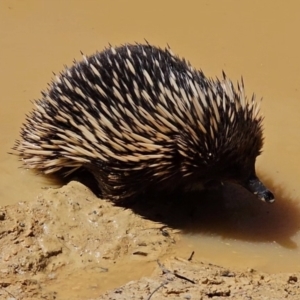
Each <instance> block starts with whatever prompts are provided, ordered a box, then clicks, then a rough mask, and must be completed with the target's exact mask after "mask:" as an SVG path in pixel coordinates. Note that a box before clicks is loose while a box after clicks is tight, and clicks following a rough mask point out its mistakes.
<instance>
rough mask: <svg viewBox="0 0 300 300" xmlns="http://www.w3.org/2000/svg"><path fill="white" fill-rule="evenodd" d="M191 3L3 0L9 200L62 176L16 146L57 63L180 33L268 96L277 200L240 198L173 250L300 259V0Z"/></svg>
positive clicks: (246, 258)
mask: <svg viewBox="0 0 300 300" xmlns="http://www.w3.org/2000/svg"><path fill="white" fill-rule="evenodd" d="M186 3H187V4H186V5H183V4H182V2H174V1H173V2H172V4H170V2H169V1H157V0H156V1H150V2H144V1H130V2H129V1H128V2H125V1H124V2H121V1H120V2H118V3H117V2H115V1H110V2H108V1H92V0H89V1H75V0H73V1H39V0H28V1H17V0H15V1H13V0H3V1H1V2H0V37H1V39H0V103H1V110H0V144H1V148H0V171H1V185H0V204H1V205H6V204H13V203H16V202H18V201H20V199H22V200H28V201H29V200H31V199H33V198H34V197H36V196H37V195H38V193H39V192H40V191H41V188H42V187H48V186H52V185H53V183H51V182H50V181H48V180H46V179H45V178H43V177H41V176H36V175H34V174H33V173H32V172H30V171H27V170H24V169H21V168H19V167H20V165H21V164H20V162H18V161H17V159H16V158H15V157H13V156H10V155H8V154H7V152H9V151H10V148H11V147H12V146H13V144H14V140H15V139H16V138H18V132H19V128H20V126H21V124H22V122H24V119H25V114H26V113H28V112H29V110H30V109H31V107H32V104H31V103H30V100H31V99H36V98H38V97H40V91H41V90H42V89H45V88H46V87H47V83H48V82H50V79H51V77H52V71H53V72H59V71H60V70H61V69H62V68H63V65H64V64H67V65H70V64H71V63H72V60H73V59H74V58H76V59H79V58H80V51H83V52H84V53H87V54H92V53H93V52H95V51H96V50H101V49H103V47H105V46H107V45H108V43H111V44H113V45H118V44H120V43H125V42H134V41H137V42H142V41H143V39H144V38H146V39H147V40H148V41H149V42H151V43H153V44H156V45H160V46H165V45H166V44H167V43H168V44H170V45H171V47H172V49H173V52H175V53H178V54H179V55H181V56H184V57H186V58H187V59H189V60H190V61H191V62H192V64H193V65H194V66H196V67H198V68H201V69H203V71H204V72H205V73H206V74H207V75H208V76H211V77H214V76H220V75H221V70H222V69H224V70H225V71H226V73H227V74H228V76H229V77H231V78H232V79H233V80H234V81H236V80H237V79H239V78H240V76H241V75H243V77H244V81H245V85H246V92H247V93H248V94H249V95H251V93H252V92H255V93H256V94H257V95H258V96H259V97H261V96H262V97H263V98H264V101H263V106H262V110H263V113H264V115H265V136H266V140H265V147H264V152H263V154H262V156H261V157H260V158H259V160H258V164H257V168H258V170H259V173H260V174H261V175H262V177H263V178H264V179H265V182H266V183H267V184H268V185H269V186H270V187H271V188H273V189H274V190H275V193H276V196H277V197H276V198H277V202H276V203H274V204H272V205H270V206H267V205H266V204H264V203H259V204H254V206H253V207H252V206H251V205H250V207H251V209H250V212H252V214H251V213H249V210H248V207H246V208H245V207H244V206H243V205H240V206H237V207H236V206H234V205H233V206H230V205H231V204H230V205H229V206H227V207H225V208H224V213H220V212H218V213H217V214H216V215H215V216H212V217H211V218H210V221H207V220H206V221H204V222H203V224H204V225H203V227H202V229H199V230H194V229H193V230H194V231H195V232H194V233H193V234H192V235H191V234H188V235H185V236H184V237H183V239H182V241H181V243H180V244H179V245H177V246H176V247H177V248H176V250H175V252H176V253H177V254H181V255H185V256H188V255H189V253H190V252H191V251H195V253H196V255H197V257H198V259H203V260H206V261H209V262H211V263H218V264H221V265H225V266H237V267H239V266H249V267H254V268H258V269H261V270H266V271H270V272H280V271H300V250H299V245H300V233H299V229H300V213H299V210H300V208H299V203H300V187H299V178H300V133H299V132H300V131H299V127H300V101H299V99H300V89H299V83H300V57H299V53H300V40H299V38H298V29H299V28H300V18H299V10H300V2H299V1H296V0H294V1H288V2H285V1H240V2H238V1H189V2H186ZM258 206H261V207H258ZM231 209H232V210H231ZM211 213H212V214H214V212H211ZM216 216H219V218H218V219H217V218H216ZM212 220H214V222H212ZM218 220H219V222H218ZM220 220H221V221H220ZM203 228H204V229H203Z"/></svg>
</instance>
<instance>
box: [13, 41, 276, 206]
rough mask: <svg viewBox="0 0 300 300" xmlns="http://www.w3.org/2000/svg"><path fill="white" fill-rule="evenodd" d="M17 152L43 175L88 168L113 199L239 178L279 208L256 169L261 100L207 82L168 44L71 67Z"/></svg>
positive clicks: (107, 54)
mask: <svg viewBox="0 0 300 300" xmlns="http://www.w3.org/2000/svg"><path fill="white" fill-rule="evenodd" d="M42 96H43V97H42V99H40V100H38V101H36V102H35V109H34V110H33V112H32V113H31V114H30V115H29V116H28V117H27V120H26V121H27V122H26V124H25V125H24V126H23V128H22V130H21V137H22V139H21V140H20V141H17V142H16V144H15V147H14V149H15V150H17V153H18V155H20V156H21V158H22V160H23V163H24V164H25V166H26V167H28V168H32V169H37V170H40V171H42V172H43V173H46V174H48V173H54V172H57V171H59V170H61V169H62V168H66V169H67V170H69V172H71V171H73V170H75V169H77V168H80V167H84V168H86V169H87V170H89V171H90V172H91V173H92V174H93V175H94V176H95V178H96V179H97V181H98V183H99V187H100V189H101V191H102V193H103V196H104V197H105V198H107V199H111V200H113V201H115V202H118V201H122V200H126V199H128V198H130V197H134V196H137V195H139V194H140V193H142V192H145V191H150V190H151V191H167V192H168V191H172V190H174V189H175V188H176V189H177V188H179V189H181V188H182V189H185V187H187V186H192V185H195V184H198V183H203V184H209V183H210V182H223V181H234V182H237V183H239V184H241V185H242V186H244V187H245V188H246V189H248V190H249V191H251V192H252V193H253V194H256V195H257V197H258V198H259V199H261V200H264V201H267V202H273V201H274V196H273V194H272V193H271V192H270V191H269V190H268V189H267V188H266V187H265V186H264V185H263V184H262V183H261V182H260V180H259V179H258V178H257V176H256V173H255V160H256V157H257V156H258V155H259V154H260V153H261V149H262V145H263V132H262V117H261V116H260V113H259V103H258V102H257V101H256V100H255V97H254V96H252V98H251V99H247V97H246V96H245V93H244V83H243V80H241V82H240V83H238V84H237V87H234V86H233V84H232V82H231V81H230V80H229V79H228V78H227V77H226V75H225V73H224V72H223V78H222V80H219V79H218V78H216V79H214V80H213V79H209V78H207V77H205V75H204V73H203V72H202V71H199V70H196V69H195V68H193V67H192V66H191V65H190V63H189V62H187V61H186V60H184V59H181V58H179V57H178V56H176V55H174V54H173V53H172V51H171V49H170V48H169V47H167V48H166V49H161V48H157V47H154V46H151V45H149V44H145V45H142V44H134V45H123V46H120V47H117V48H114V47H111V46H110V47H109V48H107V49H105V50H104V51H103V52H100V53H98V52H97V53H96V54H95V55H92V56H89V57H86V56H83V61H81V62H76V61H75V62H74V65H73V66H72V67H71V68H66V69H65V70H64V71H63V72H62V73H60V75H59V76H56V79H55V80H54V81H53V82H52V83H51V84H50V87H49V89H48V90H47V91H44V92H42Z"/></svg>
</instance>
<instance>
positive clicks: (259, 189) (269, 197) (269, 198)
mask: <svg viewBox="0 0 300 300" xmlns="http://www.w3.org/2000/svg"><path fill="white" fill-rule="evenodd" d="M245 187H246V189H247V190H249V191H250V192H252V193H253V194H254V195H256V196H257V197H258V199H260V200H262V201H265V202H268V203H272V202H274V201H275V197H274V195H273V193H272V192H271V191H269V190H268V189H267V188H266V187H265V186H264V185H263V183H262V182H261V181H260V180H259V179H258V178H257V177H256V176H253V177H251V178H250V179H249V180H248V181H247V183H246V185H245Z"/></svg>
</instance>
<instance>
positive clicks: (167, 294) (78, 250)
mask: <svg viewBox="0 0 300 300" xmlns="http://www.w3.org/2000/svg"><path fill="white" fill-rule="evenodd" d="M153 219H155V218H152V220H147V219H145V218H143V217H141V216H140V215H139V214H136V213H133V211H132V210H131V209H124V208H121V207H116V206H114V205H112V204H111V203H109V202H107V201H104V200H101V199H99V198H97V197H96V196H95V195H94V194H93V193H92V192H91V191H90V190H89V189H88V188H86V187H85V186H83V185H82V184H80V183H78V182H75V181H73V182H70V183H69V184H68V185H66V186H64V187H62V188H60V189H49V190H44V191H43V192H42V193H41V194H39V195H38V196H37V197H36V199H34V200H33V201H31V202H19V203H18V204H16V205H11V206H5V207H2V208H0V225H1V227H0V228H1V229H0V249H1V253H0V256H1V259H0V270H1V272H0V286H1V289H0V299H22V300H23V299H49V300H50V299H74V300H76V299H80V300H81V299H82V300H83V299H165V298H168V299H175V298H178V299H209V298H214V299H218V298H220V299H221V298H222V299H223V298H226V299H284V298H287V299H299V298H300V288H299V281H298V278H299V276H300V274H277V275H275V274H274V275H269V274H262V273H259V272H257V271H255V270H250V269H245V270H234V269H233V270H228V269H224V268H222V267H219V266H215V265H211V264H207V263H203V262H201V260H199V257H197V260H196V259H195V258H194V257H192V256H191V257H190V260H188V259H189V257H183V258H178V257H174V255H172V249H173V248H174V247H175V245H176V242H177V241H178V240H179V239H180V231H179V230H175V229H171V228H169V227H167V226H165V225H164V224H163V223H159V222H155V221H153Z"/></svg>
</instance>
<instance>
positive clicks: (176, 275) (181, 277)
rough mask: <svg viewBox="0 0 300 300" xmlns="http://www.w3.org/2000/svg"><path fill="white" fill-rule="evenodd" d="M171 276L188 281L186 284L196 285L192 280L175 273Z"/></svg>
mask: <svg viewBox="0 0 300 300" xmlns="http://www.w3.org/2000/svg"><path fill="white" fill-rule="evenodd" d="M172 274H173V275H174V276H175V277H177V278H180V279H183V280H186V281H188V282H190V283H192V284H196V282H195V281H194V280H192V279H189V278H187V277H185V276H182V275H180V274H178V273H177V272H173V273H172Z"/></svg>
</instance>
